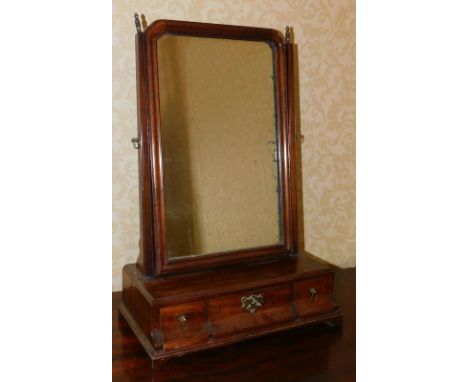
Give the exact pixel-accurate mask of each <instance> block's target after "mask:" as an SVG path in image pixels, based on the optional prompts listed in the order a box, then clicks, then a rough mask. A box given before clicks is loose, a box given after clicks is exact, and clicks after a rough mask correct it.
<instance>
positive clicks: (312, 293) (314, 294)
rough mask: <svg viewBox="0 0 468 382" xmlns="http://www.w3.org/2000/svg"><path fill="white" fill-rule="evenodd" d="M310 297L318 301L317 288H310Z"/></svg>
mask: <svg viewBox="0 0 468 382" xmlns="http://www.w3.org/2000/svg"><path fill="white" fill-rule="evenodd" d="M310 296H311V297H312V301H315V300H317V298H318V292H317V289H315V288H310Z"/></svg>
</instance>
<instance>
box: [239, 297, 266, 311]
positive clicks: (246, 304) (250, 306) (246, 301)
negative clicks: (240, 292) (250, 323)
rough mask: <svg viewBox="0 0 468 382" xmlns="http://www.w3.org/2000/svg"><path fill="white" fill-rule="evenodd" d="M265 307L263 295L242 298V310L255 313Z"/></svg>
mask: <svg viewBox="0 0 468 382" xmlns="http://www.w3.org/2000/svg"><path fill="white" fill-rule="evenodd" d="M262 306H263V294H252V295H250V296H244V297H242V298H241V308H242V309H245V310H247V311H249V312H250V313H255V311H256V310H257V309H258V308H261V307H262Z"/></svg>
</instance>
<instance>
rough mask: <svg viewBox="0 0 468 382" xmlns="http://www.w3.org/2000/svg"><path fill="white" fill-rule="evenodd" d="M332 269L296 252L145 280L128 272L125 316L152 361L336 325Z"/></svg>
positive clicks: (338, 318)
mask: <svg viewBox="0 0 468 382" xmlns="http://www.w3.org/2000/svg"><path fill="white" fill-rule="evenodd" d="M333 282H334V271H333V270H332V269H331V268H329V267H328V266H327V265H325V264H323V263H321V262H319V261H317V260H315V259H313V258H311V257H310V256H308V255H306V254H299V255H296V256H292V257H287V258H284V259H281V260H277V261H273V262H264V263H255V264H248V265H246V264H243V265H235V266H229V267H222V268H216V269H211V270H208V271H204V272H197V273H192V274H185V275H177V276H171V277H165V278H158V279H146V278H144V277H143V276H142V275H141V273H140V272H139V271H138V269H137V268H136V266H135V265H134V264H129V265H126V266H125V267H124V270H123V292H122V304H121V306H120V311H121V313H122V315H123V316H124V317H125V319H126V320H127V322H128V324H129V326H130V327H131V328H132V330H133V331H134V333H135V335H136V336H137V337H138V339H139V340H140V342H141V344H142V345H143V347H144V348H145V350H146V352H147V353H148V355H149V357H150V358H151V359H152V360H163V359H167V358H171V357H178V356H182V355H184V354H187V353H191V352H196V351H201V350H205V349H211V348H215V347H219V346H223V345H226V344H231V343H234V342H238V341H243V340H247V339H250V338H254V337H258V336H262V335H267V334H270V333H275V332H279V331H284V330H288V329H292V328H297V327H301V326H305V325H310V324H315V323H319V322H329V323H332V324H339V323H340V322H341V318H342V315H341V312H340V309H339V308H338V306H337V305H336V304H335V302H334V299H333Z"/></svg>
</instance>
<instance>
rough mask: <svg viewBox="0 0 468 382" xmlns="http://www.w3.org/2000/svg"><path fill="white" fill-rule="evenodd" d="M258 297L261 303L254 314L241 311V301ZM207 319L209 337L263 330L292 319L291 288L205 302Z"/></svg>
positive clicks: (266, 290)
mask: <svg viewBox="0 0 468 382" xmlns="http://www.w3.org/2000/svg"><path fill="white" fill-rule="evenodd" d="M254 294H256V295H262V297H263V303H262V306H261V307H259V308H258V309H257V310H256V311H255V312H253V313H250V312H249V311H247V310H245V309H243V308H242V307H241V299H242V297H248V296H251V295H254ZM209 315H210V321H211V328H212V329H211V331H212V333H213V337H222V336H226V335H232V334H235V333H241V332H243V331H246V330H249V329H250V330H252V329H254V330H255V329H260V328H262V327H264V326H268V325H273V324H278V323H281V322H285V321H291V320H293V319H294V318H295V313H294V311H293V309H292V288H291V287H290V286H287V287H279V288H274V289H261V290H250V291H244V292H242V293H238V294H234V295H228V296H223V297H218V298H216V299H212V300H210V302H209Z"/></svg>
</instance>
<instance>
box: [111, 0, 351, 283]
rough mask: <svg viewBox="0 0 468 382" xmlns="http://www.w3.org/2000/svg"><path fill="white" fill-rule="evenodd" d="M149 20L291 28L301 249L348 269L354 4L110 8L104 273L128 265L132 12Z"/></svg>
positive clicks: (270, 0) (179, 0) (175, 1)
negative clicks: (109, 228) (108, 240)
mask: <svg viewBox="0 0 468 382" xmlns="http://www.w3.org/2000/svg"><path fill="white" fill-rule="evenodd" d="M135 11H137V12H139V13H141V14H144V15H145V16H146V20H147V21H148V22H151V21H153V20H156V19H159V18H167V19H176V20H190V21H203V22H214V23H224V24H234V25H251V26H261V27H267V28H274V29H278V30H284V28H285V26H286V25H291V26H293V28H294V35H295V42H296V43H297V44H298V46H299V68H300V74H299V75H300V88H299V92H300V105H299V108H300V123H301V132H302V135H303V136H304V138H303V142H302V145H301V151H302V153H301V155H302V194H303V196H302V197H303V201H304V203H303V213H304V240H305V243H304V245H305V249H306V250H307V251H308V252H311V253H313V254H315V255H316V256H318V257H321V258H323V259H325V260H327V261H329V262H331V263H334V264H337V265H339V266H343V267H347V266H353V265H355V254H356V241H355V237H356V236H355V194H356V193H355V179H356V175H355V164H356V163H355V137H356V134H355V120H356V107H355V40H356V35H355V1H354V0H329V1H325V0H289V1H286V0H277V1H274V0H257V1H254V0H231V1H219V0H136V1H129V0H114V1H113V12H112V18H113V20H112V21H113V30H112V47H113V50H112V56H113V57H112V61H113V62H112V66H113V73H112V77H113V110H112V112H113V136H112V139H113V141H112V145H113V146H112V147H113V158H112V166H113V180H112V181H113V216H112V223H113V241H112V245H113V252H112V254H113V255H112V256H113V268H112V288H113V290H120V289H121V287H122V282H121V270H122V266H123V265H124V264H126V263H130V262H135V260H136V258H137V255H138V239H139V218H138V184H137V181H138V178H137V154H136V151H135V150H134V149H132V147H131V144H130V138H131V137H132V136H134V135H136V94H135V56H134V34H135V27H134V24H133V12H135Z"/></svg>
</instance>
